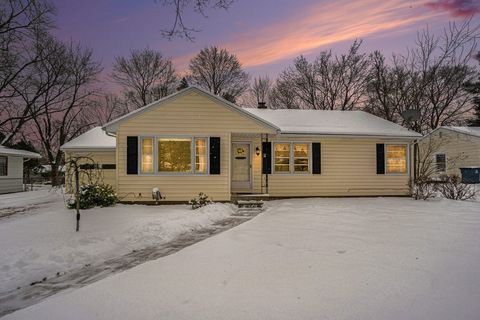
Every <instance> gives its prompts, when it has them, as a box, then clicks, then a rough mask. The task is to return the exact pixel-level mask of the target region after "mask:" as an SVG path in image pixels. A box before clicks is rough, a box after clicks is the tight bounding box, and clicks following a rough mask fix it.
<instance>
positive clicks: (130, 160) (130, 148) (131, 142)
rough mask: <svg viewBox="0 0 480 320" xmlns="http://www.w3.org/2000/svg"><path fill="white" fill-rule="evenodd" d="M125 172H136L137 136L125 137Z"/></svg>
mask: <svg viewBox="0 0 480 320" xmlns="http://www.w3.org/2000/svg"><path fill="white" fill-rule="evenodd" d="M127 174H138V137H127Z"/></svg>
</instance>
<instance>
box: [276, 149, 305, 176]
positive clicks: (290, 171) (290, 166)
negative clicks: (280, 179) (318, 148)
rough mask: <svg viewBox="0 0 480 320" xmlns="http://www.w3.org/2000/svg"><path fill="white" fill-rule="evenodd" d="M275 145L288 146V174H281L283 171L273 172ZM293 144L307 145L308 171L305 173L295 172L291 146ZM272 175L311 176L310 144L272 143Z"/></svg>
mask: <svg viewBox="0 0 480 320" xmlns="http://www.w3.org/2000/svg"><path fill="white" fill-rule="evenodd" d="M276 144H288V145H290V158H289V163H288V172H283V171H276V170H275V145H276ZM294 144H306V145H308V156H307V158H308V171H307V172H300V171H295V166H294V159H295V157H294V155H293V145H294ZM272 169H273V170H272V174H278V175H300V176H304V175H309V174H312V142H307V141H285V142H284V141H276V142H273V143H272Z"/></svg>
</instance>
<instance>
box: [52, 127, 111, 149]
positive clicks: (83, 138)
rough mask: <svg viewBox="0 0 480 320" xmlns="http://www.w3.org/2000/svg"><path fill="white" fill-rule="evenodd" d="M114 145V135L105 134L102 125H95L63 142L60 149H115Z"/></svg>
mask: <svg viewBox="0 0 480 320" xmlns="http://www.w3.org/2000/svg"><path fill="white" fill-rule="evenodd" d="M115 146H116V139H115V137H112V136H109V135H107V134H106V132H105V131H104V130H103V129H102V127H95V128H93V129H91V130H89V131H87V132H85V133H84V134H82V135H80V136H78V137H76V138H75V139H72V140H70V141H69V142H67V143H65V144H64V145H62V146H61V147H60V149H61V150H71V149H115Z"/></svg>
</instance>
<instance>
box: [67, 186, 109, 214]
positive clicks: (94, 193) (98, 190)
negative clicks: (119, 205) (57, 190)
mask: <svg viewBox="0 0 480 320" xmlns="http://www.w3.org/2000/svg"><path fill="white" fill-rule="evenodd" d="M117 201H118V198H117V194H116V193H115V191H114V190H113V188H112V186H110V185H108V184H87V185H82V186H80V209H90V208H93V207H111V206H114V205H115V203H116V202H117ZM75 207H76V201H75V197H73V198H71V199H70V200H69V201H68V208H70V209H75Z"/></svg>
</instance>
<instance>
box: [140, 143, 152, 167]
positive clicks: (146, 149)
mask: <svg viewBox="0 0 480 320" xmlns="http://www.w3.org/2000/svg"><path fill="white" fill-rule="evenodd" d="M141 141H142V144H141V161H140V171H141V172H142V173H153V138H142V140H141Z"/></svg>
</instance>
